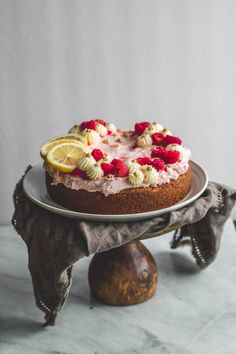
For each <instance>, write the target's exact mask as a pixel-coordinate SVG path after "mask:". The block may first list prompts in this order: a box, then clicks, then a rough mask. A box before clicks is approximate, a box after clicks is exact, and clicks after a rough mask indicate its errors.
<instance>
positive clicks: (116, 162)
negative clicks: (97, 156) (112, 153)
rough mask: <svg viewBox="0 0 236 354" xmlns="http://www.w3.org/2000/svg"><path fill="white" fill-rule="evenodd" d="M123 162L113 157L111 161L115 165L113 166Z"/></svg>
mask: <svg viewBox="0 0 236 354" xmlns="http://www.w3.org/2000/svg"><path fill="white" fill-rule="evenodd" d="M120 162H121V163H122V161H121V160H118V159H113V160H112V161H111V164H112V165H113V166H116V165H117V164H118V163H120Z"/></svg>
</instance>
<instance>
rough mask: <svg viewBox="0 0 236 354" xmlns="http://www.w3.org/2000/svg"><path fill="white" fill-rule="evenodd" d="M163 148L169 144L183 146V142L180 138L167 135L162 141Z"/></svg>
mask: <svg viewBox="0 0 236 354" xmlns="http://www.w3.org/2000/svg"><path fill="white" fill-rule="evenodd" d="M161 144H162V145H163V146H167V145H169V144H178V145H181V144H182V140H181V139H180V138H178V137H177V136H173V135H166V136H165V137H164V139H163V140H162V143H161Z"/></svg>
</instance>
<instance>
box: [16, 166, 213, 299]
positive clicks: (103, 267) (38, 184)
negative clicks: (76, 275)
mask: <svg viewBox="0 0 236 354" xmlns="http://www.w3.org/2000/svg"><path fill="white" fill-rule="evenodd" d="M190 163H191V167H192V186H191V190H190V192H189V193H188V195H187V196H186V197H185V198H184V199H183V200H182V201H181V202H179V203H178V204H175V205H173V206H171V207H168V208H165V209H162V210H155V211H151V212H147V213H139V214H126V215H99V214H85V213H78V212H75V211H72V210H68V209H65V208H63V207H61V206H60V205H58V204H56V203H55V202H53V201H52V199H51V198H50V197H49V195H48V193H47V189H46V183H45V171H44V169H43V167H42V164H38V165H36V166H34V167H33V168H31V169H30V170H29V171H28V172H27V174H26V175H25V177H24V180H23V188H24V191H25V193H26V195H27V196H28V197H29V198H30V199H31V200H32V201H33V202H35V203H36V204H38V205H40V206H41V207H43V208H45V209H47V210H49V211H51V212H53V213H56V214H59V215H62V216H63V217H70V218H76V219H82V220H87V221H97V222H129V221H142V220H145V219H149V218H152V217H156V216H159V215H161V214H164V213H169V212H171V211H174V210H177V209H180V208H182V207H184V206H186V205H188V204H190V203H191V202H193V201H194V200H195V199H197V198H198V197H199V196H200V195H201V194H202V193H203V192H204V190H205V189H206V187H207V183H208V177H207V173H206V171H205V170H204V169H203V168H202V167H201V166H199V165H198V164H197V163H195V162H193V161H191V162H190ZM181 226H182V225H175V226H173V227H171V228H169V227H168V228H165V229H162V230H160V231H159V232H154V233H147V232H146V233H144V234H142V235H141V236H139V238H137V239H135V240H133V241H130V242H128V243H126V244H124V245H122V246H119V247H116V248H112V249H110V250H108V251H105V252H102V253H97V254H95V255H94V256H93V258H92V261H91V263H90V266H89V271H88V278H89V286H90V291H91V294H92V295H93V296H94V297H95V298H96V299H97V300H99V301H101V302H103V303H106V304H112V305H120V306H124V305H132V304H137V303H140V302H143V301H146V300H148V299H150V298H151V297H152V296H153V295H154V293H155V291H156V287H157V281H158V271H157V265H156V262H155V260H154V258H153V256H152V254H151V253H150V252H149V250H148V249H147V248H146V247H145V246H144V245H143V244H142V242H141V240H143V239H147V238H151V237H157V236H160V235H163V234H165V233H168V232H170V231H173V230H175V229H177V228H179V227H181Z"/></svg>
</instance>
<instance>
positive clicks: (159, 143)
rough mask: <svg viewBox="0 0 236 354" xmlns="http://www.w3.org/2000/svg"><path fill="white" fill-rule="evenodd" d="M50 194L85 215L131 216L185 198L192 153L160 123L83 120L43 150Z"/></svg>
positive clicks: (190, 177)
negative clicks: (120, 125)
mask: <svg viewBox="0 0 236 354" xmlns="http://www.w3.org/2000/svg"><path fill="white" fill-rule="evenodd" d="M40 154H41V157H42V158H43V159H44V169H45V175H46V186H47V191H48V194H49V195H50V197H51V198H52V200H53V201H55V202H56V203H58V204H60V205H61V206H63V207H65V208H68V209H71V210H74V211H78V212H83V213H92V214H131V213H141V212H147V211H153V210H159V209H162V208H166V207H169V206H172V205H173V204H176V203H178V202H179V201H180V200H181V199H183V198H184V197H185V196H186V195H187V194H188V192H189V190H190V188H191V183H192V176H191V165H190V163H189V159H190V155H191V153H190V150H189V149H188V148H186V147H184V146H183V145H182V141H181V139H180V138H179V137H177V136H174V135H172V133H171V132H170V131H169V130H168V129H166V128H164V127H163V126H162V125H160V124H159V123H152V122H139V123H136V124H135V127H134V130H129V131H126V130H121V129H116V127H115V126H114V124H110V123H107V122H105V121H104V120H101V119H95V120H90V121H85V122H82V123H81V124H77V125H75V126H73V127H72V128H71V129H70V130H69V132H68V133H67V134H64V135H61V136H58V137H55V138H53V139H50V140H49V141H47V142H46V143H45V144H43V145H42V147H41V150H40Z"/></svg>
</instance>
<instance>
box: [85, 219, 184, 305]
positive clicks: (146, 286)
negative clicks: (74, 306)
mask: <svg viewBox="0 0 236 354" xmlns="http://www.w3.org/2000/svg"><path fill="white" fill-rule="evenodd" d="M181 226H182V225H175V226H173V227H171V228H166V229H164V230H161V231H160V232H155V233H145V234H143V235H142V236H140V237H139V238H138V239H137V240H134V241H131V242H129V243H126V244H124V245H122V246H120V247H116V248H113V249H111V250H108V251H106V252H102V253H97V254H95V255H94V256H93V258H92V261H91V263H90V265H89V272H88V280H89V287H90V291H91V294H92V296H93V297H94V298H96V299H97V300H98V301H100V302H102V303H105V304H109V305H117V306H126V305H134V304H138V303H141V302H144V301H147V300H148V299H150V298H151V297H152V296H153V295H154V294H155V291H156V288H157V281H158V270H157V265H156V262H155V260H154V258H153V256H152V254H151V253H150V251H149V250H148V249H147V248H146V247H145V246H144V245H143V244H142V243H141V241H140V240H143V239H148V238H152V237H157V236H160V235H163V234H166V233H168V232H170V231H173V230H174V229H177V228H179V227H181Z"/></svg>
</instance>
